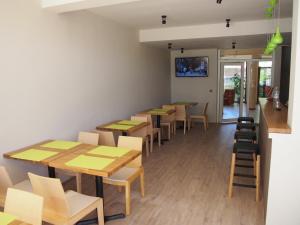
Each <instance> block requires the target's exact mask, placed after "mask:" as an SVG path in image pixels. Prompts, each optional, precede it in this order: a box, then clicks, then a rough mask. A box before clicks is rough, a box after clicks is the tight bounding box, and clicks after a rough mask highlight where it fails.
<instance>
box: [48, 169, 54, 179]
mask: <svg viewBox="0 0 300 225" xmlns="http://www.w3.org/2000/svg"><path fill="white" fill-rule="evenodd" d="M48 176H49V177H51V178H55V177H56V176H55V168H54V167H51V166H48Z"/></svg>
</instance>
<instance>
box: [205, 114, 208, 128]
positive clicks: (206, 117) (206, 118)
mask: <svg viewBox="0 0 300 225" xmlns="http://www.w3.org/2000/svg"><path fill="white" fill-rule="evenodd" d="M205 120H206V129H208V116H205Z"/></svg>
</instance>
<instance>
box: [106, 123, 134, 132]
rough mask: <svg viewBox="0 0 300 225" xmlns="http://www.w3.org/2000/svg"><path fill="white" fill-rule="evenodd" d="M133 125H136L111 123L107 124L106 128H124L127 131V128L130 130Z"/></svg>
mask: <svg viewBox="0 0 300 225" xmlns="http://www.w3.org/2000/svg"><path fill="white" fill-rule="evenodd" d="M132 127H134V126H132V125H124V124H111V125H108V126H106V127H105V128H108V129H114V130H124V131H125V130H129V129H130V128H132Z"/></svg>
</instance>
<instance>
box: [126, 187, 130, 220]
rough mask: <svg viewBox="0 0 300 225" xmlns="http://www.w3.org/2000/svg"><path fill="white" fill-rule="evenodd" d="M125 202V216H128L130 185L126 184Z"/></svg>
mask: <svg viewBox="0 0 300 225" xmlns="http://www.w3.org/2000/svg"><path fill="white" fill-rule="evenodd" d="M125 202H126V215H127V216H128V215H129V214H130V183H129V182H127V184H126V186H125Z"/></svg>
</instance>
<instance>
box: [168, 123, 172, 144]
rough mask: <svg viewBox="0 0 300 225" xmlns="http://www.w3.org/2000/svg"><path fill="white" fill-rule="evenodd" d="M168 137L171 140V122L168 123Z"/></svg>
mask: <svg viewBox="0 0 300 225" xmlns="http://www.w3.org/2000/svg"><path fill="white" fill-rule="evenodd" d="M168 139H169V141H170V140H171V123H170V124H169V125H168Z"/></svg>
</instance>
